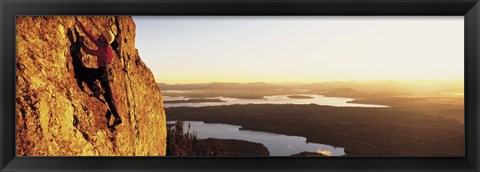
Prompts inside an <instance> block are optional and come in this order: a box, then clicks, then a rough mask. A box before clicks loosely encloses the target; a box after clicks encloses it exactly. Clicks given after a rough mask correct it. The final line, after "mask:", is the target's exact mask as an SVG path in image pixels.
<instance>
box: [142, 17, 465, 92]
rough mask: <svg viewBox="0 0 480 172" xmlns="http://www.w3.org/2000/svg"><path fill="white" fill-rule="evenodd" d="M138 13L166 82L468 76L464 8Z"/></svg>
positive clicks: (150, 62)
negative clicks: (438, 11)
mask: <svg viewBox="0 0 480 172" xmlns="http://www.w3.org/2000/svg"><path fill="white" fill-rule="evenodd" d="M133 19H134V21H135V24H136V27H137V30H136V31H137V32H136V47H137V49H138V50H139V53H140V57H141V58H142V60H143V61H144V62H145V63H146V64H147V66H148V67H149V68H150V69H151V70H152V72H153V74H154V75H155V80H156V81H157V82H162V83H205V82H306V83H309V82H323V81H338V80H423V79H428V80H443V79H463V71H464V53H463V45H464V42H463V41H464V40H463V37H464V35H463V31H464V30H463V29H464V28H463V27H464V24H463V16H458V17H457V16H455V17H440V16H433V17H378V16H377V17H332V16H330V17H329V16H311V17H281V16H276V17H273V16H271V17H260V16H252V17H245V16H244V17H232V16H222V17H218V16H210V17H207V16H203V17H202V16H148V17H147V16H142V17H133Z"/></svg>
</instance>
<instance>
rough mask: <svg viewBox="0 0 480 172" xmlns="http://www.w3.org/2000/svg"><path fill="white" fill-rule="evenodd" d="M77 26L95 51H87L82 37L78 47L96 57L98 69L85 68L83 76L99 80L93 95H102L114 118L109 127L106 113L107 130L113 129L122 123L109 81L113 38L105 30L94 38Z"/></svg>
mask: <svg viewBox="0 0 480 172" xmlns="http://www.w3.org/2000/svg"><path fill="white" fill-rule="evenodd" d="M78 26H79V27H80V28H81V29H82V31H83V32H84V33H85V35H87V37H88V38H89V39H90V41H92V42H93V43H94V44H95V46H96V47H97V50H91V49H89V48H88V47H87V46H86V45H85V44H84V43H83V40H84V38H83V37H80V39H79V40H80V45H81V47H82V49H83V51H85V53H87V54H91V55H93V56H97V65H98V68H86V69H85V70H84V74H85V75H86V76H87V77H90V78H91V79H93V80H97V79H98V80H99V81H100V85H101V86H102V88H103V90H101V89H102V88H99V89H97V90H92V92H94V94H103V97H104V98H105V101H106V102H107V104H108V107H109V108H110V112H111V114H113V116H114V117H115V120H114V121H113V124H112V125H111V126H109V123H108V122H109V121H110V113H107V115H106V116H105V117H106V118H107V126H108V127H109V128H114V127H115V126H117V125H119V124H121V123H122V119H121V118H120V116H119V115H118V108H117V101H116V99H115V95H113V92H112V91H113V90H112V85H111V81H113V70H112V59H113V49H112V47H111V46H110V44H111V43H112V42H113V41H114V39H115V36H114V35H113V33H112V32H110V31H109V30H105V31H103V32H102V34H101V35H99V36H98V38H95V37H94V36H93V35H92V33H91V32H90V31H89V30H88V29H86V28H85V26H84V25H83V24H82V23H81V22H78Z"/></svg>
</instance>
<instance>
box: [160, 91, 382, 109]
mask: <svg viewBox="0 0 480 172" xmlns="http://www.w3.org/2000/svg"><path fill="white" fill-rule="evenodd" d="M296 95H297V94H296ZM288 96H289V95H275V96H264V98H263V99H238V98H230V97H209V99H220V100H222V101H224V102H201V103H199V102H194V103H192V102H182V103H165V107H166V108H169V107H204V106H222V105H234V104H318V105H327V106H338V107H372V108H384V107H389V106H386V105H376V104H362V103H349V101H352V100H354V99H353V98H342V97H325V96H322V95H316V94H298V95H297V96H308V97H311V98H308V99H298V98H290V97H288ZM163 100H164V101H173V100H188V98H187V97H183V96H179V97H170V96H163Z"/></svg>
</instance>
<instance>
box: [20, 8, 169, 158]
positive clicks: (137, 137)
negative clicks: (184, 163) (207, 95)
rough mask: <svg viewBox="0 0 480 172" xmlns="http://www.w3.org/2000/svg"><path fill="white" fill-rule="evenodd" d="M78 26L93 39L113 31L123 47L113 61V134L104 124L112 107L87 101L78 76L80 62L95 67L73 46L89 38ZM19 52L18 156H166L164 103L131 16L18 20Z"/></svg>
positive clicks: (96, 100)
mask: <svg viewBox="0 0 480 172" xmlns="http://www.w3.org/2000/svg"><path fill="white" fill-rule="evenodd" d="M78 21H81V22H82V23H83V24H84V25H85V26H86V27H87V28H90V30H91V31H92V33H93V35H100V31H99V30H103V29H111V31H112V32H113V33H114V34H115V35H116V36H117V37H118V42H119V43H120V44H121V45H122V46H121V48H120V49H119V50H117V51H116V53H115V56H114V59H113V62H112V63H113V71H114V72H113V73H114V82H113V83H112V87H113V94H114V95H115V96H116V99H117V103H118V110H119V114H120V116H121V118H122V120H123V123H122V124H120V125H118V126H116V127H115V128H116V129H115V130H112V129H109V128H108V127H107V125H106V123H107V118H105V114H106V113H107V112H108V111H109V108H108V105H107V104H105V103H103V102H102V101H103V99H104V98H103V96H101V97H100V98H96V97H91V96H89V94H90V93H91V91H90V89H89V88H88V87H87V86H86V84H85V83H84V82H82V81H81V80H79V79H78V77H77V76H76V71H75V70H76V69H77V68H78V67H79V66H78V65H79V63H80V64H82V63H83V64H85V66H87V67H91V68H96V67H97V65H96V57H94V56H91V55H86V54H85V53H84V52H83V51H79V50H78V48H77V47H76V46H75V41H76V39H77V37H78V36H79V35H80V36H85V34H84V33H83V32H82V31H81V30H80V29H79V28H78V26H76V22H78ZM96 27H98V29H97V28H96ZM77 32H78V34H77ZM85 38H86V36H85ZM85 42H86V44H87V46H88V47H90V48H91V49H96V47H95V46H94V45H93V44H92V43H91V42H90V41H89V40H88V39H86V40H85ZM16 47H17V50H16V51H17V55H16V60H17V63H16V83H17V87H16V91H17V93H16V95H17V96H16V127H17V128H16V145H17V150H16V152H17V155H19V156H37V155H39V156H77V155H80V156H97V155H99V156H144V155H149V156H164V155H165V148H166V124H165V112H164V108H163V103H162V97H161V93H160V89H159V87H158V86H157V85H156V84H155V81H154V78H153V75H152V73H151V71H150V70H149V69H148V68H147V66H146V65H145V64H144V63H143V62H142V60H141V59H140V57H139V56H138V52H137V49H135V24H134V22H133V20H132V18H131V17H84V16H82V17H77V18H75V17H53V16H52V17H17V21H16ZM112 120H113V117H112Z"/></svg>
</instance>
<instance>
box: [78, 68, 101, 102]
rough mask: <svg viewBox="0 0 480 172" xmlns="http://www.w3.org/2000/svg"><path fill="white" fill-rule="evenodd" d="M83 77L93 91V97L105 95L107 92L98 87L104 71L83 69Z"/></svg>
mask: <svg viewBox="0 0 480 172" xmlns="http://www.w3.org/2000/svg"><path fill="white" fill-rule="evenodd" d="M82 75H83V76H82V77H84V78H85V83H87V86H88V88H89V89H90V90H91V91H92V93H93V94H92V96H95V97H98V96H100V95H101V94H104V93H105V91H104V90H103V89H102V88H101V87H100V86H98V83H97V79H100V78H101V76H102V71H101V70H100V69H95V68H86V67H83V68H82Z"/></svg>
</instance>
